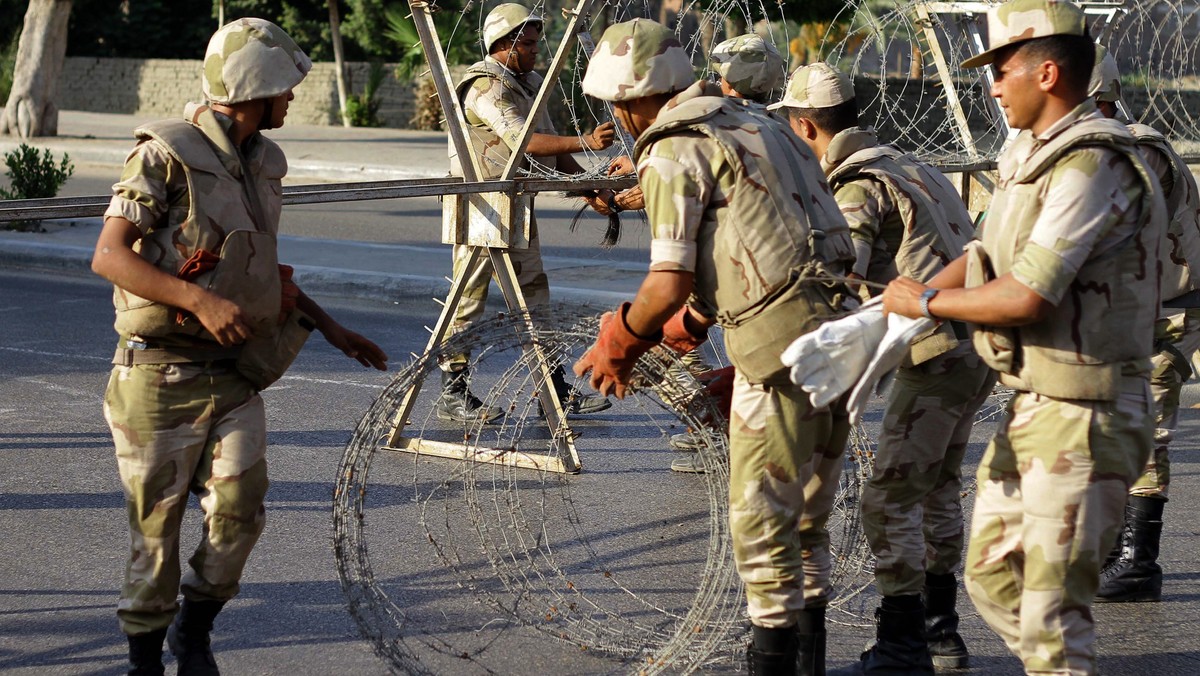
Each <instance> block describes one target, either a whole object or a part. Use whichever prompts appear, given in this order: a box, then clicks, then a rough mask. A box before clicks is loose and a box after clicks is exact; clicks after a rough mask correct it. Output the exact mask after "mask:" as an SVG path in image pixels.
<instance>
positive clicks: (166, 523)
mask: <svg viewBox="0 0 1200 676" xmlns="http://www.w3.org/2000/svg"><path fill="white" fill-rule="evenodd" d="M310 67H311V62H310V61H309V60H308V57H307V56H305V54H304V52H302V51H301V50H300V48H299V47H297V46H296V43H295V42H293V41H292V39H291V38H290V37H288V36H287V34H286V33H284V32H283V31H282V30H281V29H280V28H279V27H278V26H276V25H274V24H272V23H270V22H267V21H263V20H262V19H240V20H238V21H235V22H233V23H230V24H228V25H226V26H225V27H223V28H221V29H220V30H219V31H217V33H216V34H215V35H214V36H213V37H212V40H211V41H210V42H209V45H208V51H207V53H206V55H205V61H204V76H203V89H204V95H205V97H206V98H207V104H206V105H203V106H201V105H197V104H189V106H188V109H187V111H186V113H185V116H186V119H177V120H164V121H161V122H155V123H152V124H148V125H145V126H143V127H140V128H138V130H137V131H136V132H135V134H136V135H137V137H138V141H139V142H138V145H137V147H136V148H135V149H134V150H133V152H132V153H131V154H130V156H129V159H128V160H127V161H126V164H125V170H124V172H123V173H122V175H121V180H120V182H118V183H117V184H116V185H115V186H114V187H113V193H114V195H113V199H112V203H111V205H110V206H109V208H108V210H107V212H105V221H104V228H103V230H102V232H101V234H100V237H99V240H98V242H97V245H96V253H95V256H94V258H93V260H92V269H93V270H95V271H96V272H97V273H98V274H100V275H101V276H103V277H105V278H106V279H108V280H109V281H111V282H112V283H113V285H114V293H113V299H114V303H115V305H116V309H117V320H116V329H117V332H118V334H119V335H120V342H119V347H118V350H117V355H116V358H115V359H114V364H115V366H114V368H113V371H112V376H111V378H110V379H109V384H108V391H107V393H106V394H105V399H104V413H105V417H106V418H107V420H108V422H109V425H110V426H111V428H112V433H113V442H114V444H115V445H116V454H117V466H118V469H119V471H120V474H121V482H122V484H123V485H124V488H125V495H126V505H127V508H128V510H127V511H128V515H129V525H130V538H131V546H130V553H129V560H128V563H127V567H126V574H125V585H124V587H123V588H122V590H121V599H120V602H119V603H118V606H117V616H118V618H119V620H120V624H121V629H122V631H124V632H125V634H127V635H128V637H129V659H130V672H129V673H131V674H162V673H163V663H162V645H163V639H164V637H166V638H167V639H168V642H169V643H170V646H171V651H172V652H173V653H174V654H175V656H176V659H177V660H178V663H179V671H178V673H180V674H216V673H217V667H216V662H215V660H214V659H213V656H212V652H211V650H210V649H209V631H210V630H211V629H212V623H213V618H214V617H215V616H216V615H217V613H218V612H219V611H220V610H221V607H222V606H223V605H224V604H225V602H226V601H228V600H229V599H231V598H233V597H234V596H235V595H236V594H237V593H238V581H239V579H240V578H241V575H242V570H243V568H244V566H245V564H246V560H247V558H248V557H249V555H250V550H251V549H252V548H253V547H254V543H255V542H256V541H257V540H258V537H259V535H260V534H261V533H262V529H263V525H264V523H265V513H264V509H263V498H264V496H265V494H266V491H267V461H266V448H267V432H266V419H265V414H264V410H263V400H262V397H260V396H259V394H258V387H259V386H257V385H256V384H254V383H252V382H251V381H250V380H249V379H248V377H249V376H247V375H245V374H244V371H239V367H238V358H239V356H240V353H241V351H242V349H243V345H245V344H246V341H247V340H259V339H263V337H265V338H266V339H270V338H271V336H273V335H274V334H273V331H274V329H273V328H272V327H273V326H274V325H275V324H276V323H277V322H278V321H279V318H280V317H281V315H283V314H284V313H287V314H288V317H289V318H290V317H292V316H293V315H294V314H295V312H296V311H299V313H301V314H300V320H301V321H303V320H308V321H309V324H308V326H307V328H317V329H320V331H321V332H322V333H323V334H324V336H325V338H326V340H328V341H329V343H330V344H332V345H333V346H335V347H337V348H339V349H341V350H342V351H343V352H345V353H346V354H347V355H348V356H350V357H353V358H356V359H357V360H358V361H359V362H361V363H362V364H364V365H370V366H374V367H376V368H378V369H381V370H384V369H386V360H387V356H386V355H385V354H384V353H383V352H382V351H381V350H380V349H379V348H378V347H377V346H376V345H375V344H374V343H372V342H371V341H369V340H367V339H366V338H363V337H362V336H360V335H358V334H356V333H354V332H352V331H349V330H346V329H345V328H343V327H342V326H341V325H340V324H338V323H337V322H336V321H334V320H333V319H332V318H331V317H330V316H329V315H328V314H326V313H325V312H324V311H323V310H322V309H321V308H320V307H319V306H318V305H317V304H316V303H315V302H313V301H312V300H311V299H309V298H308V297H307V296H305V295H304V294H303V293H301V292H300V290H299V288H298V287H296V286H295V285H294V284H291V283H290V268H282V267H281V266H278V265H277V263H276V258H275V234H276V232H277V230H278V224H279V215H280V207H281V199H280V194H281V193H280V179H281V178H283V175H284V174H285V173H286V172H287V160H286V159H285V158H284V156H283V152H282V151H281V150H280V149H279V146H277V145H275V144H274V143H273V142H271V141H270V140H269V139H267V138H266V137H264V136H263V135H262V134H260V133H259V132H260V130H265V129H273V128H277V127H280V126H282V124H283V120H284V117H285V116H286V115H287V108H288V102H289V101H291V100H292V88H293V87H295V86H296V85H297V84H299V83H300V81H301V80H303V79H304V76H305V74H306V73H307V72H308V70H309V68H310ZM246 197H249V201H250V204H247V200H246ZM293 306H294V308H295V310H293V309H292V307H293ZM273 345H274V344H273V343H272V346H273ZM189 492H191V493H195V494H196V495H197V496H199V498H200V506H201V508H202V509H203V510H204V514H205V518H204V532H203V537H202V538H201V541H200V545H199V547H198V548H197V549H196V552H195V553H194V554H193V555H192V557H191V559H189V561H188V564H189V568H190V570H188V572H187V574H186V575H185V576H184V577H183V581H182V584H181V583H180V561H179V526H180V521H181V519H182V518H183V512H184V508H185V507H186V506H187V499H188V493H189ZM181 588H182V591H183V604H182V608H181V607H180V605H179V604H178V602H177V600H176V598H177V595H178V594H179V592H180V590H181ZM177 610H178V611H179V612H178V617H176V611H177ZM173 617H176V619H175V622H174V623H172V621H171V620H172V618H173ZM168 625H170V632H169V633H168Z"/></svg>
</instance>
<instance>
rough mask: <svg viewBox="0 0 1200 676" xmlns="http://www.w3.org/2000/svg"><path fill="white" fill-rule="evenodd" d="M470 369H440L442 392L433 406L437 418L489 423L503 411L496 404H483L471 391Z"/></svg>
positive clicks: (461, 421)
mask: <svg viewBox="0 0 1200 676" xmlns="http://www.w3.org/2000/svg"><path fill="white" fill-rule="evenodd" d="M470 383H471V371H470V369H462V370H460V371H442V393H441V394H440V395H438V399H437V404H436V406H435V407H434V409H435V411H436V413H437V417H438V419H439V420H449V421H452V422H460V423H473V422H481V421H482V422H484V423H489V422H491V421H493V420H495V419H496V418H499V417H500V415H501V414H503V413H504V411H502V410H501V409H500V408H499V407H497V406H485V405H484V403H483V402H482V401H480V400H479V398H478V397H476V396H475V395H474V394H472V393H471V388H470Z"/></svg>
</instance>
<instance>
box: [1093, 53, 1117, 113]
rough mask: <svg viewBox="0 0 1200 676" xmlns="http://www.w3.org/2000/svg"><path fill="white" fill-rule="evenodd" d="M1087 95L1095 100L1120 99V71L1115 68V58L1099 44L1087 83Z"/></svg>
mask: <svg viewBox="0 0 1200 676" xmlns="http://www.w3.org/2000/svg"><path fill="white" fill-rule="evenodd" d="M1088 96H1091V97H1092V98H1094V99H1096V100H1097V101H1119V100H1121V71H1120V70H1119V69H1118V68H1117V60H1116V59H1114V58H1113V55H1112V54H1110V53H1109V51H1108V50H1107V49H1105V48H1104V47H1102V46H1100V45H1096V65H1095V66H1094V67H1093V68H1092V79H1091V82H1089V83H1088Z"/></svg>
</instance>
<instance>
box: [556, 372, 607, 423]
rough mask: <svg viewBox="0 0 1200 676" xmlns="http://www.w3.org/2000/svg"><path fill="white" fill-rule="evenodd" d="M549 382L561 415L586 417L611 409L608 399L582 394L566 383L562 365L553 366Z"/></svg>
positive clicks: (596, 395)
mask: <svg viewBox="0 0 1200 676" xmlns="http://www.w3.org/2000/svg"><path fill="white" fill-rule="evenodd" d="M550 382H552V383H554V391H555V392H557V393H558V402H559V403H560V404H561V405H562V408H563V413H566V414H567V415H588V414H590V413H599V412H600V411H604V410H607V409H609V408H612V402H611V401H609V400H608V397H602V396H600V395H598V394H584V393H582V392H580V391H579V390H577V389H575V388H574V387H571V385H570V384H568V383H567V374H566V372H565V371H564V370H563V367H562V365H561V364H560V365H559V366H555V367H554V370H553V371H551V372H550ZM538 414H539V415H544V414H543V413H542V402H541V401H539V402H538Z"/></svg>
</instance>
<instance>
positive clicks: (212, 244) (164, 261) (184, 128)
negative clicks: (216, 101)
mask: <svg viewBox="0 0 1200 676" xmlns="http://www.w3.org/2000/svg"><path fill="white" fill-rule="evenodd" d="M197 117H198V119H199V121H200V126H197V125H194V124H191V123H189V122H187V121H186V120H163V121H159V122H153V123H151V124H148V125H145V126H143V127H139V128H138V129H136V130H135V131H134V134H135V135H136V136H137V138H138V139H139V140H140V141H142V142H148V141H156V142H158V143H159V144H161V145H162V146H163V147H164V148H165V149H166V150H167V152H168V153H170V155H171V157H173V158H174V159H175V160H177V161H178V162H179V165H180V166H181V167H182V169H183V173H184V176H185V177H186V179H187V186H188V193H189V195H190V197H191V199H190V200H189V202H188V204H187V206H186V207H183V206H176V205H172V206H171V207H170V208H169V209H168V211H167V213H166V214H165V215H164V217H163V219H164V222H162V223H159V224H156V226H155V227H153V228H152V229H151V230H150V231H149V232H147V233H146V234H145V235H143V236H142V238H141V239H139V240H138V241H137V242H136V243H135V244H134V246H133V250H134V251H135V252H136V253H137V254H138V255H140V256H141V257H142V258H143V259H145V260H147V261H149V262H150V263H151V264H152V265H154V266H155V267H157V268H158V269H160V270H162V271H163V272H165V273H167V274H169V275H171V276H176V275H178V273H179V271H180V267H181V266H182V265H183V263H184V262H185V261H187V260H188V259H189V258H191V257H192V256H193V255H194V254H195V253H196V252H197V251H198V250H200V249H203V250H205V251H208V252H211V253H214V254H217V255H219V257H220V259H221V260H220V262H219V263H218V264H217V265H216V267H215V268H213V269H212V270H210V271H208V272H205V273H202V274H200V275H199V276H197V277H196V278H194V279H192V280H191V281H192V282H193V283H195V284H197V285H199V286H201V287H203V288H205V289H208V290H209V291H212V292H213V293H215V294H217V295H219V296H221V297H222V298H226V299H229V300H231V301H233V302H235V303H237V304H238V305H239V306H240V307H241V309H242V311H243V313H245V316H246V318H247V322H248V323H249V324H250V325H251V327H252V328H253V329H254V330H255V331H259V330H262V329H266V328H268V327H273V326H274V325H275V324H276V323H277V321H278V318H279V311H280V302H281V296H280V281H279V270H278V261H277V252H276V240H275V235H276V232H277V231H278V228H279V213H280V207H281V205H282V187H281V184H280V181H281V179H282V178H283V176H284V174H286V173H287V160H286V159H285V158H284V155H283V151H282V150H280V148H279V146H277V145H276V144H275V143H274V142H272V141H270V140H269V139H267V138H265V137H261V136H260V138H259V139H258V143H260V144H262V162H261V165H262V166H261V169H260V171H259V172H257V173H258V176H251V180H253V181H254V185H255V187H256V188H257V191H258V197H259V200H258V201H259V202H260V203H261V205H262V209H263V212H264V214H263V219H262V220H263V221H265V222H261V223H258V222H257V219H256V218H255V217H254V207H253V206H252V203H251V201H250V198H249V197H248V194H247V192H246V190H247V188H246V186H245V185H244V184H243V182H242V180H241V179H240V178H238V177H236V176H234V175H233V174H232V173H231V172H230V169H229V168H228V167H226V165H225V163H223V162H222V160H221V157H220V156H218V154H217V149H216V148H221V150H222V151H223V152H224V153H225V154H226V155H227V156H229V157H231V158H236V157H238V155H237V151H236V149H235V148H233V146H232V144H231V142H230V141H229V138H228V136H226V134H225V132H224V130H223V129H221V128H220V126H219V123H218V122H217V120H216V118H215V117H213V115H212V113H211V112H205V113H201V114H200V115H199V116H197ZM202 127H203V129H202ZM214 146H216V147H214ZM231 153H232V155H230V154H231ZM113 304H114V306H115V307H116V311H117V319H116V323H115V328H116V330H117V332H118V333H120V334H122V335H130V336H140V337H161V336H166V335H169V334H183V335H189V336H197V337H200V338H202V339H205V340H215V339H214V338H213V336H212V335H211V334H209V333H208V331H206V330H205V329H204V327H203V326H202V325H201V324H200V322H199V321H198V320H196V319H195V318H194V317H191V316H187V317H186V318H185V320H184V321H183V322H182V323H179V322H177V321H176V312H177V311H176V309H175V308H172V307H168V306H166V305H163V304H160V303H156V302H153V301H150V300H147V299H145V298H141V297H140V296H137V295H134V294H132V293H130V292H128V291H126V290H124V289H121V288H119V287H114V289H113Z"/></svg>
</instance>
